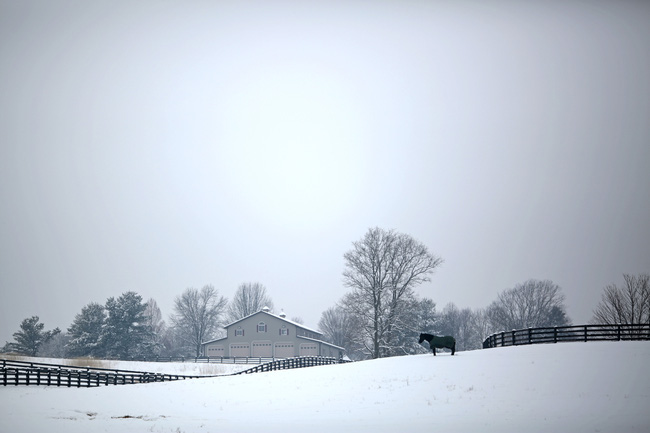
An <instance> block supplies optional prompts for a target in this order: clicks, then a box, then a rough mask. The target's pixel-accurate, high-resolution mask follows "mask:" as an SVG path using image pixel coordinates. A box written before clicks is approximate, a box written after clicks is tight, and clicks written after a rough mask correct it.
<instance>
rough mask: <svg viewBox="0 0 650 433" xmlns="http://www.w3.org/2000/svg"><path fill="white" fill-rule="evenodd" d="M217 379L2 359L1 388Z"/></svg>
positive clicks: (308, 360) (296, 364)
mask: <svg viewBox="0 0 650 433" xmlns="http://www.w3.org/2000/svg"><path fill="white" fill-rule="evenodd" d="M343 362H349V361H343V360H337V359H336V358H326V357H323V356H303V357H297V358H286V359H277V360H274V361H270V362H267V363H264V364H259V365H257V366H255V367H253V368H249V369H248V370H244V371H240V372H237V373H233V375H237V374H248V373H260V372H265V371H274V370H286V369H290V368H303V367H313V366H317V365H330V364H338V363H343ZM204 377H215V376H188V375H180V374H166V373H149V372H145V371H132V370H116V369H108V368H95V367H74V366H66V365H59V364H44V363H38V362H29V361H11V360H6V359H0V385H3V386H7V385H9V386H19V385H23V386H29V385H42V386H65V387H76V388H81V387H84V388H89V387H94V386H102V385H129V384H136V383H152V382H168V381H172V380H184V379H198V378H204Z"/></svg>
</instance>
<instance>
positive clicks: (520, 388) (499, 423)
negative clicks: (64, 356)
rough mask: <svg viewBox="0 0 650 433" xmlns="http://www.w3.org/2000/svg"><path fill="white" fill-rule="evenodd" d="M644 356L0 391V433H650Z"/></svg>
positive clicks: (469, 361) (433, 361) (644, 347)
mask: <svg viewBox="0 0 650 433" xmlns="http://www.w3.org/2000/svg"><path fill="white" fill-rule="evenodd" d="M649 360H650V342H602V343H596V342H590V343H561V344H548V345H535V346H521V347H507V348H496V349H489V350H477V351H470V352H460V353H457V355H456V356H453V357H452V356H450V355H449V353H445V354H442V355H439V356H437V357H435V358H434V357H433V356H432V355H430V354H429V355H415V356H408V357H399V358H388V359H380V360H374V361H364V362H357V363H352V364H344V365H332V366H323V367H312V368H305V369H300V370H286V371H275V372H270V373H258V374H251V375H243V376H229V377H216V378H206V379H195V380H186V381H179V382H169V383H154V384H146V385H126V386H108V387H101V388H89V389H85V388H82V389H68V388H46V387H6V388H3V387H0V408H1V409H0V410H1V411H2V413H1V414H0V431H2V432H45V431H47V432H70V433H74V432H79V433H81V432H84V433H85V432H105V431H109V432H176V433H178V432H187V433H189V432H265V433H266V432H303V431H304V432H310V433H311V432H326V431H327V432H396V431H399V432H404V433H410V432H457V431H458V432H476V431H480V432H499V433H502V432H545V433H546V432H645V433H647V432H648V431H650V375H649V374H648V365H650V364H649ZM168 367H170V366H169V365H168ZM116 368H118V367H116ZM119 368H125V367H121V366H120V367H119ZM138 369H139V368H138ZM166 372H169V371H166Z"/></svg>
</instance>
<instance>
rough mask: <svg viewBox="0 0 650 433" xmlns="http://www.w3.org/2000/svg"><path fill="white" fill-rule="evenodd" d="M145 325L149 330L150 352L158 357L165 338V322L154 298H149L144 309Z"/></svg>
mask: <svg viewBox="0 0 650 433" xmlns="http://www.w3.org/2000/svg"><path fill="white" fill-rule="evenodd" d="M144 319H145V324H146V325H147V326H148V327H149V329H150V330H151V341H150V344H151V352H152V354H153V355H160V353H161V351H162V349H163V338H164V336H165V330H166V329H165V328H166V326H165V321H164V320H163V318H162V312H161V311H160V308H159V307H158V303H157V302H156V300H155V299H154V298H149V300H148V301H147V303H146V304H145V309H144Z"/></svg>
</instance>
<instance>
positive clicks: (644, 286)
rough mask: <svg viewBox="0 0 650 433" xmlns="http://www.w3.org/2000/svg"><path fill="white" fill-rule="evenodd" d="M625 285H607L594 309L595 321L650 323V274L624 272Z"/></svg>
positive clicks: (607, 322)
mask: <svg viewBox="0 0 650 433" xmlns="http://www.w3.org/2000/svg"><path fill="white" fill-rule="evenodd" d="M623 280H625V287H618V286H616V284H611V285H609V286H607V287H605V290H604V291H603V295H602V299H601V301H600V303H599V304H598V307H596V309H595V310H594V316H593V319H592V322H593V323H599V324H609V325H616V324H619V323H623V324H632V323H650V282H649V281H650V275H648V274H641V275H637V276H635V275H628V274H623Z"/></svg>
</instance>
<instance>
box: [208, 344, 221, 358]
mask: <svg viewBox="0 0 650 433" xmlns="http://www.w3.org/2000/svg"><path fill="white" fill-rule="evenodd" d="M225 353H226V348H225V347H223V344H220V345H218V346H208V347H207V350H206V353H205V356H213V357H223V356H224V354H225Z"/></svg>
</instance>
